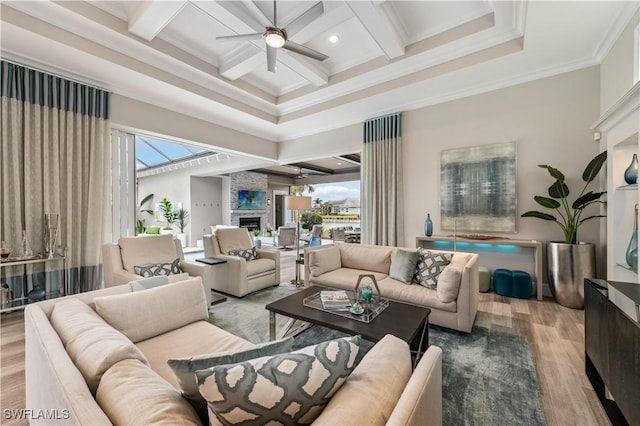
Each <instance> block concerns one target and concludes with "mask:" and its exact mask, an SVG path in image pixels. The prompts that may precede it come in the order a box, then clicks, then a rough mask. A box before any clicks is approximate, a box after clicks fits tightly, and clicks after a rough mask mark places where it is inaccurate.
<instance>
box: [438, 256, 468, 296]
mask: <svg viewBox="0 0 640 426" xmlns="http://www.w3.org/2000/svg"><path fill="white" fill-rule="evenodd" d="M461 279H462V267H461V266H460V265H458V264H456V263H450V264H449V265H447V267H446V268H444V270H443V271H442V272H441V273H440V276H439V277H438V287H437V289H436V295H437V296H438V299H439V300H440V301H441V302H444V303H449V302H453V301H455V300H456V299H458V291H459V290H460V280H461Z"/></svg>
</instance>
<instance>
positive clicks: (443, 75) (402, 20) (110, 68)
mask: <svg viewBox="0 0 640 426" xmlns="http://www.w3.org/2000/svg"><path fill="white" fill-rule="evenodd" d="M315 3H316V2H314V1H280V2H278V23H279V24H282V25H281V26H286V24H287V23H289V22H291V21H292V20H294V19H295V18H296V17H298V16H299V15H301V14H302V13H304V12H305V11H306V10H307V9H309V8H310V7H311V6H313V5H314V4H315ZM322 4H323V8H324V12H323V13H322V14H321V15H320V16H319V17H318V18H317V19H315V20H313V21H312V22H311V23H309V24H308V25H306V26H305V27H303V28H300V29H298V30H297V31H295V32H292V34H289V38H290V39H291V40H292V41H294V42H296V43H298V44H302V45H304V46H307V47H309V48H311V49H314V50H317V51H319V52H322V53H324V54H326V55H328V56H329V58H328V59H326V60H325V61H322V62H318V61H314V60H312V59H308V58H306V57H303V56H301V55H299V54H296V53H292V52H289V51H286V50H282V49H279V51H278V62H277V70H276V72H275V73H272V72H269V71H267V64H266V54H265V44H264V40H261V39H259V40H252V41H221V40H216V37H218V36H225V35H233V34H245V33H254V32H262V31H264V27H265V25H268V24H269V22H268V21H265V19H266V18H265V17H270V16H272V13H273V3H272V2H271V1H251V0H243V1H213V0H211V1H158V0H155V1H91V2H85V1H62V2H51V1H38V2H32V1H3V2H2V4H1V6H0V7H1V12H2V18H1V19H2V28H1V30H2V34H1V35H2V38H1V43H2V44H1V48H2V55H3V56H4V57H5V58H8V59H13V60H16V61H21V62H22V63H26V64H27V65H33V66H38V67H40V68H44V69H47V70H51V71H53V72H57V73H60V74H62V75H66V76H69V77H76V78H77V79H80V80H82V81H86V82H88V83H94V84H97V85H99V86H101V87H104V88H106V89H109V90H112V91H113V92H114V93H118V94H122V95H124V96H127V97H130V98H134V99H138V100H142V101H144V102H148V103H151V104H155V105H159V106H162V107H164V108H169V109H174V110H176V111H179V112H183V113H187V114H190V115H193V116H195V117H198V118H201V119H204V120H208V121H211V122H214V123H217V124H222V125H224V126H227V127H231V128H235V129H237V130H241V131H245V132H247V133H251V134H254V135H259V136H262V137H266V138H268V139H272V140H276V141H281V140H287V139H292V138H296V137H301V136H305V135H308V134H313V133H317V132H320V131H323V130H329V129H331V128H336V127H341V126H345V125H349V124H352V123H357V122H361V121H363V120H365V119H367V118H371V117H374V116H377V115H381V114H386V113H390V112H395V111H401V110H407V109H413V108H417V107H421V106H426V105H432V104H435V103H438V102H443V101H446V100H450V99H455V98H456V97H462V96H466V95H470V94H474V93H479V92H482V91H486V90H491V89H493V88H498V87H504V86H506V85H510V84H517V83H518V82H522V81H527V80H531V79H535V78H540V77H544V76H546V75H552V74H554V73H560V72H565V71H569V70H571V69H577V68H581V67H585V66H589V65H594V64H597V63H599V61H601V59H602V55H603V53H606V51H607V49H608V47H609V46H610V41H611V40H614V39H615V38H614V37H615V36H616V34H618V33H619V31H620V28H621V27H623V26H624V24H625V22H626V21H625V19H627V18H628V15H629V14H630V13H632V12H633V11H634V10H635V9H636V8H637V7H638V6H637V3H636V2H605V1H602V2H523V1H392V0H387V1H381V0H374V1H371V0H358V1H337V0H336V1H324V2H322ZM334 35H335V36H337V37H338V38H339V40H338V42H336V43H331V42H330V41H329V38H330V36H334Z"/></svg>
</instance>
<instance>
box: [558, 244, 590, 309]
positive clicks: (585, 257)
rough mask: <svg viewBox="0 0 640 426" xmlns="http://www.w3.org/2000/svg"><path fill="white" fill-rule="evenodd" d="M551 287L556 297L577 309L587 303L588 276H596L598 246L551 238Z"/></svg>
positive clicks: (560, 301)
mask: <svg viewBox="0 0 640 426" xmlns="http://www.w3.org/2000/svg"><path fill="white" fill-rule="evenodd" d="M547 261H548V266H549V287H550V288H551V293H552V294H553V297H555V299H556V301H557V302H558V303H559V304H561V305H562V306H566V307H568V308H574V309H582V308H583V307H584V278H585V277H588V278H593V277H595V276H596V250H595V246H594V245H593V244H592V243H578V244H566V243H557V242H550V243H549V245H548V246H547Z"/></svg>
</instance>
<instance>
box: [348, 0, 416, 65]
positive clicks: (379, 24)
mask: <svg viewBox="0 0 640 426" xmlns="http://www.w3.org/2000/svg"><path fill="white" fill-rule="evenodd" d="M346 3H347V5H348V6H349V8H350V9H351V11H352V12H353V13H354V14H355V15H356V18H358V20H359V21H360V23H361V24H362V25H363V26H364V28H365V29H366V30H367V32H368V33H369V35H370V36H371V37H372V38H373V39H374V40H375V41H376V43H377V44H378V46H380V49H382V51H383V52H384V53H385V55H387V57H388V58H389V59H393V58H398V57H400V56H402V55H404V44H403V43H402V38H401V37H400V36H399V35H398V33H397V32H396V31H395V29H394V27H393V26H392V24H391V22H390V20H389V19H388V18H387V16H386V15H385V12H384V11H383V10H382V9H376V7H375V5H374V4H373V2H372V1H371V0H365V1H360V0H358V1H347V2H346Z"/></svg>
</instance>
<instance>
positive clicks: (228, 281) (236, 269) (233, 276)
mask: <svg viewBox="0 0 640 426" xmlns="http://www.w3.org/2000/svg"><path fill="white" fill-rule="evenodd" d="M215 257H217V258H220V259H225V260H226V261H227V263H223V264H220V265H211V269H210V271H211V272H210V273H208V274H207V278H206V280H207V284H206V286H207V287H208V288H210V289H213V290H215V291H220V292H223V293H227V294H230V295H232V296H237V297H242V296H244V295H245V294H247V293H248V292H249V283H248V279H247V261H246V260H244V259H243V258H241V257H238V256H229V255H226V254H217V255H215ZM204 280H205V279H204V278H203V281H204ZM209 293H210V292H209Z"/></svg>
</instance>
